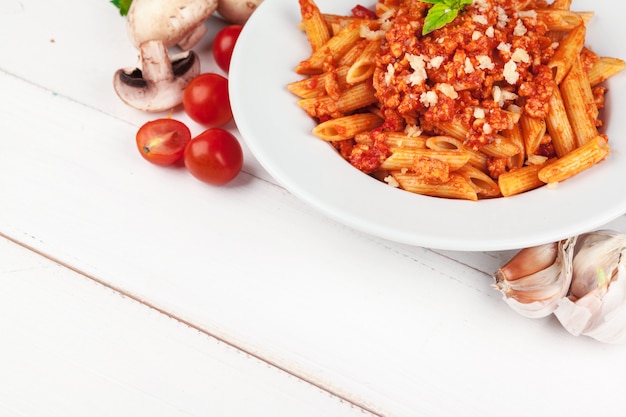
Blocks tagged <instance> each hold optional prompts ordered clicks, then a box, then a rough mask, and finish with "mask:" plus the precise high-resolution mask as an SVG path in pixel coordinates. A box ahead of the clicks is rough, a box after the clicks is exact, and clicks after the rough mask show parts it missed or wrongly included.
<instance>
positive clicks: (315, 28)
mask: <svg viewBox="0 0 626 417" xmlns="http://www.w3.org/2000/svg"><path fill="white" fill-rule="evenodd" d="M299 2H300V13H301V14H302V26H303V28H304V31H305V32H306V35H307V38H308V40H309V43H310V44H311V49H312V50H313V52H315V51H317V50H318V49H320V48H321V47H322V46H323V45H324V44H325V43H326V42H328V41H329V40H330V29H329V28H328V25H327V24H326V20H325V19H324V16H323V15H322V13H321V12H320V9H319V8H318V7H317V5H316V4H315V2H314V1H312V0H299Z"/></svg>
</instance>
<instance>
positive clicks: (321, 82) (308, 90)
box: [287, 66, 349, 98]
mask: <svg viewBox="0 0 626 417" xmlns="http://www.w3.org/2000/svg"><path fill="white" fill-rule="evenodd" d="M348 69H349V67H346V66H344V67H339V68H337V69H335V70H333V71H327V72H325V73H323V74H319V75H312V76H311V77H309V78H304V79H302V80H298V81H294V82H291V83H289V84H287V89H288V90H289V91H291V92H292V93H293V94H295V95H296V96H298V97H300V98H314V97H320V96H323V95H325V94H328V91H327V89H326V85H327V84H329V83H331V82H333V81H332V80H331V77H332V78H334V79H335V81H336V83H337V86H338V87H339V88H340V89H346V88H347V87H348V83H347V82H346V75H347V74H348Z"/></svg>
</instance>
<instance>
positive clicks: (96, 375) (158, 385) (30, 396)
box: [0, 238, 370, 417]
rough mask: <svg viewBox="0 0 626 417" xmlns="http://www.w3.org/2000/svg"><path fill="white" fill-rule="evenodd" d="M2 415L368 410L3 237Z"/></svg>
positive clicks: (337, 413) (346, 412) (0, 308)
mask: <svg viewBox="0 0 626 417" xmlns="http://www.w3.org/2000/svg"><path fill="white" fill-rule="evenodd" d="M0 334H2V342H1V344H0V369H1V370H2V372H0V414H1V415H2V416H4V417H12V416H20V417H39V416H40V417H53V416H64V417H69V416H85V415H89V416H94V417H98V416H120V417H121V416H133V417H136V416H151V417H158V416H164V417H165V416H167V417H174V416H176V417H178V416H180V417H182V416H246V415H268V416H269V415H271V416H289V417H291V416H328V415H333V416H345V417H350V416H352V417H357V416H361V417H362V416H367V415H370V414H369V413H367V412H365V411H364V410H362V409H359V408H357V407H355V406H353V405H351V404H349V403H347V402H345V401H343V400H342V399H340V398H337V397H335V396H333V395H331V394H329V393H328V392H326V391H323V390H321V389H319V388H317V387H314V386H312V385H309V384H307V383H305V382H303V381H302V380H300V379H298V378H295V377H294V376H292V375H290V374H288V373H285V372H283V371H281V370H278V369H276V368H274V367H272V366H270V365H268V364H267V363H265V362H262V361H260V360H258V359H257V358H254V357H251V356H250V355H247V354H246V353H244V352H241V351H238V350H237V349H234V348H233V347H232V346H229V345H228V344H225V343H223V342H221V341H219V340H217V339H215V338H213V337H210V336H208V335H207V334H205V333H202V332H200V331H198V330H197V329H194V328H190V327H188V326H186V325H185V324H182V323H180V322H178V321H176V320H174V319H172V318H171V317H168V316H166V315H164V314H161V313H159V312H157V311H155V310H154V309H151V308H149V307H146V306H145V305H143V304H141V303H139V302H137V301H135V300H132V299H130V298H128V297H124V296H122V295H121V294H119V293H117V292H115V291H113V290H111V289H110V288H107V287H104V286H102V285H100V284H98V283H95V282H93V281H92V280H89V279H87V278H85V277H84V276H81V275H79V274H77V273H75V272H73V271H70V270H68V269H67V268H64V267H63V266H61V265H58V264H56V263H54V262H51V261H50V260H48V259H45V258H43V257H41V256H39V255H37V254H35V253H33V252H31V251H28V250H26V249H25V248H23V247H21V246H18V245H16V244H15V243H12V242H10V241H8V240H6V239H2V238H0Z"/></svg>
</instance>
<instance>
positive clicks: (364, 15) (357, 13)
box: [352, 4, 378, 19]
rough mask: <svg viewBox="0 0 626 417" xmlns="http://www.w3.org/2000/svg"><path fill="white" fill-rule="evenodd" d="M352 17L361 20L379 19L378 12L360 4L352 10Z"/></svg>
mask: <svg viewBox="0 0 626 417" xmlns="http://www.w3.org/2000/svg"><path fill="white" fill-rule="evenodd" d="M352 15H353V16H354V17H358V18H360V19H376V18H377V17H378V16H376V12H374V11H373V10H370V9H368V8H367V7H365V6H362V5H360V4H357V5H356V6H354V7H353V8H352Z"/></svg>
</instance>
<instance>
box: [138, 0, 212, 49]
mask: <svg viewBox="0 0 626 417" xmlns="http://www.w3.org/2000/svg"><path fill="white" fill-rule="evenodd" d="M216 8H217V0H133V2H132V4H131V6H130V9H129V10H128V17H127V21H126V28H127V30H128V37H129V38H130V41H131V42H132V44H133V45H134V46H135V48H139V46H140V45H141V44H142V43H144V42H147V41H154V40H160V41H162V42H163V43H164V44H165V47H167V48H170V47H172V46H174V45H178V46H179V47H180V48H181V49H183V50H185V51H187V50H190V49H191V48H192V47H193V46H194V45H195V44H196V43H198V41H199V40H200V39H201V38H202V36H203V35H204V34H205V33H206V30H207V28H206V26H205V25H204V21H205V20H206V19H207V18H208V17H209V16H211V14H213V12H214V11H215V9H216Z"/></svg>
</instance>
